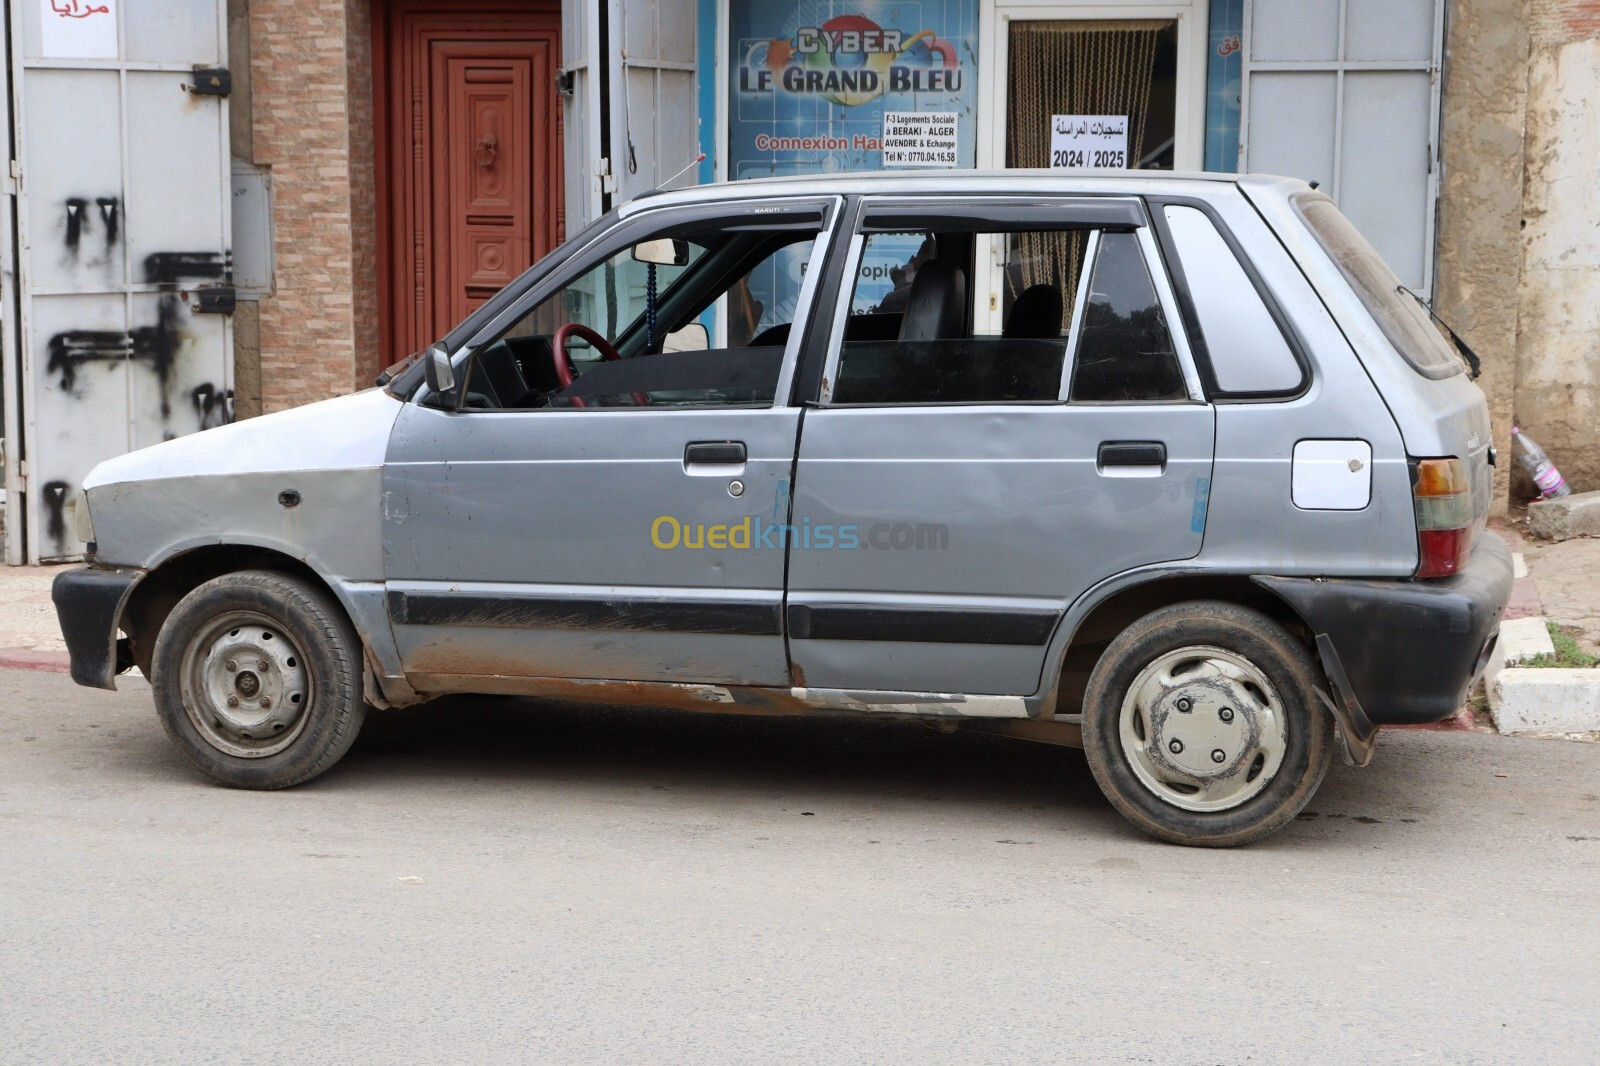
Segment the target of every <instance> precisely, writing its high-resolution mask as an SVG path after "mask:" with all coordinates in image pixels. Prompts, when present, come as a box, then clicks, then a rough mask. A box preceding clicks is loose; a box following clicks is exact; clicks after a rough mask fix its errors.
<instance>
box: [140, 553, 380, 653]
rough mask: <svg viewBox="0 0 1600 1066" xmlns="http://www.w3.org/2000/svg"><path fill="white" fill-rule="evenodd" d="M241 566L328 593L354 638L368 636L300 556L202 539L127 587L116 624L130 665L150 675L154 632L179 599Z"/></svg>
mask: <svg viewBox="0 0 1600 1066" xmlns="http://www.w3.org/2000/svg"><path fill="white" fill-rule="evenodd" d="M241 570H271V571H274V572H277V573H282V574H288V575H291V576H293V577H298V578H300V579H301V580H303V581H305V582H307V583H308V584H310V585H311V586H312V587H314V588H316V589H319V590H321V591H323V592H325V593H327V595H328V598H329V599H330V600H331V601H332V602H333V603H334V604H336V605H337V606H338V608H339V610H340V611H341V612H343V614H344V616H345V620H346V621H348V622H349V623H350V625H351V628H353V629H354V630H355V631H356V637H357V639H358V640H360V641H361V642H362V643H363V644H365V643H366V637H365V635H364V634H362V633H361V630H360V627H359V626H357V625H356V620H355V617H354V615H353V614H352V612H351V610H350V605H349V604H348V603H346V602H344V597H343V596H341V595H340V594H339V589H338V587H337V585H336V584H335V583H334V582H330V581H328V580H327V579H326V578H325V577H323V575H322V574H320V573H318V572H317V570H316V569H315V568H314V567H312V566H311V565H310V564H308V563H306V562H305V561H304V560H301V559H296V558H295V557H294V556H292V555H288V554H286V553H284V552H281V551H278V550H276V549H274V548H268V547H263V546H261V545H256V544H204V545H200V546H197V547H193V548H189V549H186V550H184V551H180V552H176V553H174V554H173V555H170V556H168V557H167V558H166V559H163V560H162V561H161V562H160V563H158V564H157V565H155V566H153V567H151V568H150V570H149V571H148V572H147V573H146V574H145V576H144V577H143V578H142V579H141V580H140V581H139V583H138V584H137V585H135V586H134V589H133V591H132V592H131V593H129V595H128V601H127V603H125V604H124V605H123V608H122V617H121V619H120V620H119V624H120V625H121V627H122V630H123V631H124V632H125V633H127V634H128V637H129V640H130V643H131V644H132V648H133V662H134V665H135V666H137V667H138V668H139V670H140V671H141V672H142V673H143V674H144V675H145V676H146V677H149V676H150V663H151V658H152V656H153V654H154V652H155V642H156V634H158V633H160V632H161V627H162V626H163V625H164V624H165V623H166V620H167V617H168V616H169V615H171V614H172V610H173V608H175V607H176V606H177V605H178V601H180V600H182V599H183V598H184V597H185V596H187V595H188V594H189V593H191V592H193V591H194V590H195V589H197V588H199V587H200V586H201V585H203V584H205V583H206V582H207V581H210V580H211V579H212V578H217V577H221V576H222V575H224V574H231V573H236V572H238V571H241Z"/></svg>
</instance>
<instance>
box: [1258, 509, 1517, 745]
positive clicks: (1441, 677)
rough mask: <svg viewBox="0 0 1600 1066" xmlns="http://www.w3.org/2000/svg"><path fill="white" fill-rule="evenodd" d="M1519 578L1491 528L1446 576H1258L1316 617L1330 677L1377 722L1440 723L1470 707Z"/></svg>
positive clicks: (1313, 623) (1302, 612)
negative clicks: (1459, 567) (1471, 689)
mask: <svg viewBox="0 0 1600 1066" xmlns="http://www.w3.org/2000/svg"><path fill="white" fill-rule="evenodd" d="M1511 580H1512V572H1511V549H1510V548H1509V547H1507V546H1506V542H1505V541H1504V540H1502V539H1500V537H1499V536H1497V535H1496V534H1494V533H1489V532H1485V533H1483V534H1481V535H1480V536H1479V537H1478V539H1477V541H1476V543H1474V544H1473V546H1472V558H1471V559H1470V560H1469V561H1468V563H1467V565H1466V566H1465V567H1464V568H1463V569H1462V571H1461V572H1460V573H1459V574H1456V575H1455V576H1454V577H1450V578H1444V579H1442V580H1435V581H1403V580H1394V579H1389V580H1381V579H1380V580H1373V579H1359V578H1300V577H1257V578H1256V579H1255V581H1256V583H1257V584H1259V585H1262V586H1264V587H1265V588H1268V589H1271V590H1272V591H1273V592H1275V593H1277V594H1278V595H1279V596H1281V597H1283V599H1284V600H1285V601H1286V602H1287V603H1288V604H1289V605H1290V606H1291V607H1293V608H1295V610H1297V611H1298V612H1299V613H1300V617H1301V618H1303V619H1305V621H1306V623H1307V624H1308V625H1310V626H1311V628H1312V630H1313V631H1314V632H1315V634H1316V636H1317V644H1318V647H1319V648H1320V649H1321V650H1322V651H1323V658H1324V663H1323V665H1324V667H1325V668H1326V670H1327V672H1328V674H1329V679H1330V680H1331V681H1333V682H1334V684H1335V687H1336V688H1344V687H1345V686H1348V691H1345V692H1339V693H1337V694H1338V695H1339V696H1340V697H1341V699H1343V701H1344V703H1345V705H1346V706H1349V705H1350V703H1351V702H1352V701H1353V702H1354V703H1355V704H1356V709H1358V710H1359V712H1360V713H1362V714H1364V715H1365V717H1366V719H1367V722H1368V723H1370V724H1371V725H1372V726H1380V725H1419V724H1422V723H1425V722H1437V721H1440V720H1441V719H1444V718H1448V717H1450V716H1451V715H1452V714H1455V713H1456V711H1458V710H1460V709H1461V705H1462V704H1463V703H1464V702H1465V701H1466V698H1467V688H1468V686H1470V685H1471V684H1472V682H1473V681H1474V680H1475V679H1476V678H1477V676H1478V675H1479V674H1480V673H1482V671H1483V668H1484V666H1485V665H1487V663H1488V658H1489V653H1490V651H1491V650H1492V646H1493V643H1494V641H1495V638H1496V636H1497V635H1498V633H1499V627H1500V617H1501V615H1503V614H1505V610H1506V604H1507V602H1508V601H1509V600H1510V599H1511ZM1330 654H1331V655H1332V657H1333V659H1334V661H1333V662H1329V661H1327V660H1328V658H1329V656H1330ZM1341 673H1342V674H1343V676H1344V679H1343V680H1341V679H1340V677H1339V676H1338V675H1340V674H1341ZM1357 724H1358V725H1359V724H1360V723H1359V722H1358V723H1357Z"/></svg>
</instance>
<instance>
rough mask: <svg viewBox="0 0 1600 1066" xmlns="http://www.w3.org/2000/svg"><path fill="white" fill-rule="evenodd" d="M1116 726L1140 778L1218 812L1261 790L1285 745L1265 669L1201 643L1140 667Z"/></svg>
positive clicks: (1174, 800)
mask: <svg viewBox="0 0 1600 1066" xmlns="http://www.w3.org/2000/svg"><path fill="white" fill-rule="evenodd" d="M1118 729H1119V733H1120V735H1121V740H1122V750H1123V752H1124V753H1125V754H1126V756H1127V759H1128V765H1129V766H1130V767H1131V768H1132V770H1133V772H1134V775H1135V776H1136V777H1138V778H1139V781H1140V782H1141V783H1142V784H1143V785H1144V786H1145V787H1146V788H1148V789H1149V790H1150V791H1151V792H1153V793H1154V794H1155V795H1156V796H1157V797H1158V798H1160V799H1162V800H1164V801H1166V802H1167V803H1170V804H1172V805H1173V806H1175V807H1181V808H1183V809H1184V810H1188V811H1223V810H1227V809H1229V808H1231V807H1237V806H1239V805H1240V804H1242V803H1244V802H1246V801H1247V800H1249V799H1251V798H1252V797H1254V796H1256V795H1259V794H1260V792H1261V791H1262V790H1263V789H1265V788H1266V787H1267V785H1268V784H1269V783H1270V782H1271V781H1272V778H1273V777H1274V776H1275V775H1276V774H1277V772H1278V767H1279V766H1280V765H1282V763H1283V754H1284V749H1285V747H1286V746H1287V732H1286V728H1285V723H1284V713H1283V706H1282V704H1281V703H1280V702H1279V700H1278V694H1277V692H1276V690H1274V689H1273V687H1272V683H1271V682H1269V681H1268V680H1267V678H1266V675H1265V674H1263V673H1262V672H1261V670H1260V669H1259V668H1257V667H1256V666H1255V664H1253V663H1251V662H1250V660H1248V659H1246V658H1244V657H1243V656H1242V655H1237V654H1235V653H1234V652H1231V651H1227V650H1226V649H1223V648H1213V647H1205V646H1196V647H1192V648H1180V649H1178V650H1177V651H1173V652H1168V653H1167V654H1166V655H1163V656H1161V657H1160V658H1159V659H1157V660H1155V661H1154V662H1152V663H1151V664H1150V665H1149V666H1146V667H1145V668H1144V669H1143V670H1141V671H1140V672H1139V676H1138V677H1136V678H1134V680H1133V684H1132V685H1131V686H1129V688H1128V692H1127V695H1126V696H1124V697H1123V700H1122V711H1121V715H1120V718H1119V722H1118Z"/></svg>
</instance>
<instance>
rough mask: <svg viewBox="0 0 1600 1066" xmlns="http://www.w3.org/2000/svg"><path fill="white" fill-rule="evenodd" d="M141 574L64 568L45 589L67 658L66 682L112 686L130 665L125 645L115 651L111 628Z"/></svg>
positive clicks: (119, 615) (142, 573) (113, 626)
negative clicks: (68, 673)
mask: <svg viewBox="0 0 1600 1066" xmlns="http://www.w3.org/2000/svg"><path fill="white" fill-rule="evenodd" d="M142 577H144V571H142V570H101V569H98V568H95V567H84V568H82V569H79V570H64V571H62V572H61V573H60V574H57V575H56V579H55V582H54V583H53V584H52V585H51V586H50V598H51V599H52V600H53V601H55V605H56V618H57V620H59V621H60V623H61V636H62V638H63V639H64V640H65V641H66V643H67V654H68V655H70V656H71V657H72V680H74V681H76V682H77V683H78V684H80V685H87V686H89V687H90V688H116V687H117V686H116V682H115V681H114V680H113V678H115V677H116V676H117V674H119V673H121V672H122V671H123V670H126V669H127V668H128V667H129V666H130V665H132V658H131V656H129V655H128V654H127V653H126V646H125V645H124V646H123V647H122V648H120V649H119V647H118V645H119V642H118V640H117V627H118V624H119V623H120V622H121V620H122V607H123V605H124V604H125V603H127V602H128V594H129V593H130V592H132V591H133V587H134V586H135V585H137V584H138V583H139V579H140V578H142Z"/></svg>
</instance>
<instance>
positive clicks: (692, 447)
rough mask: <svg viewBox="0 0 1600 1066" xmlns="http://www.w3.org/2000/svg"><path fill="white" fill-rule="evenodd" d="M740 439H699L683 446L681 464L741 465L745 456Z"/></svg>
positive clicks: (688, 465) (742, 442) (686, 465)
mask: <svg viewBox="0 0 1600 1066" xmlns="http://www.w3.org/2000/svg"><path fill="white" fill-rule="evenodd" d="M747 454H748V453H747V452H746V451H745V446H744V441H742V440H700V441H694V442H692V443H690V444H687V445H685V446H684V449H683V465H684V466H685V467H690V466H743V465H744V463H745V458H746V456H747Z"/></svg>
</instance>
